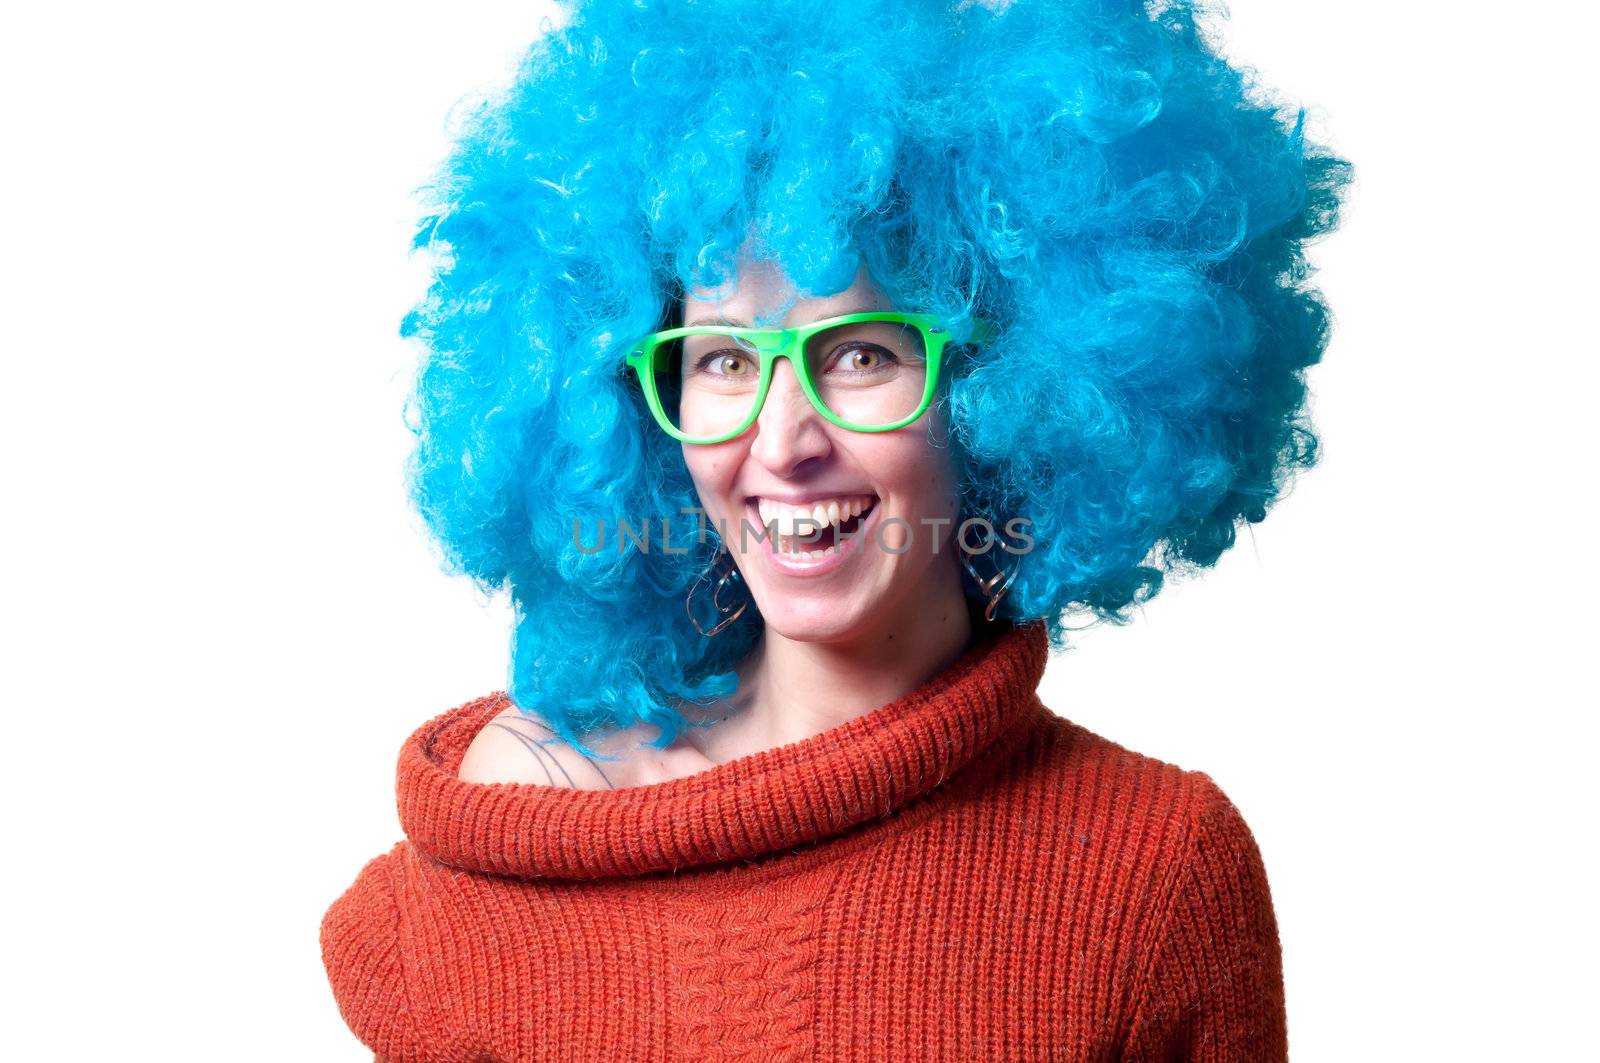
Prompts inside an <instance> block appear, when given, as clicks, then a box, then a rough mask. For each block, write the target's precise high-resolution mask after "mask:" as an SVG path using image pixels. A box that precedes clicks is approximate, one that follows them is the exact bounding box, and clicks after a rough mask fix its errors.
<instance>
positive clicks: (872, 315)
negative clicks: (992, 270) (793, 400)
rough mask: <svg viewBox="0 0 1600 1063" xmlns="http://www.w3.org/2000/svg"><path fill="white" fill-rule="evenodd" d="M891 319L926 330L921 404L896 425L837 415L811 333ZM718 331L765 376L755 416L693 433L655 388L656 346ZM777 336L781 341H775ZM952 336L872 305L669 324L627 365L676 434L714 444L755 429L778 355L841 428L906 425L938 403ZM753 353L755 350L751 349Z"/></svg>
mask: <svg viewBox="0 0 1600 1063" xmlns="http://www.w3.org/2000/svg"><path fill="white" fill-rule="evenodd" d="M870 321H888V322H893V323H895V324H903V325H913V326H915V327H916V328H917V329H918V330H919V331H920V332H921V333H922V343H923V349H924V350H925V351H926V352H927V359H928V370H927V373H928V379H927V382H926V383H925V384H924V386H923V389H922V401H921V402H919V403H918V404H917V408H916V410H915V412H913V413H912V414H911V415H910V416H908V417H903V418H901V419H900V420H898V421H895V422H894V423H893V424H886V425H860V424H854V423H852V422H850V421H846V420H845V419H844V418H842V417H839V416H836V415H835V414H834V413H833V411H832V410H829V409H828V407H827V406H826V405H824V404H823V402H822V397H821V396H820V395H818V394H817V389H816V386H815V385H814V384H813V383H812V381H811V371H810V369H809V368H808V367H807V366H806V359H805V349H806V344H807V343H808V342H809V341H810V340H811V337H812V336H814V335H815V334H817V333H818V332H821V331H822V330H823V329H826V328H832V327H834V326H835V325H853V324H856V323H858V322H870ZM990 328H991V327H990V325H989V323H988V322H987V321H985V320H983V319H982V318H974V319H973V328H972V333H971V336H970V337H969V338H968V340H967V342H968V343H972V344H978V343H982V342H983V341H984V340H986V339H988V338H989V335H990ZM702 335H717V336H727V337H729V338H731V339H736V340H747V341H749V342H750V344H751V346H753V347H754V348H756V351H759V353H760V366H759V369H758V371H759V373H760V378H759V380H758V382H757V384H756V399H755V402H754V404H753V405H752V406H751V409H750V416H749V417H747V418H745V420H744V423H742V424H740V425H739V427H737V428H735V429H733V430H732V431H729V432H724V433H723V434H722V435H719V436H690V435H686V434H684V433H683V432H680V431H679V430H678V429H677V428H676V427H674V425H673V424H672V421H671V420H670V419H669V418H668V417H667V414H666V411H665V410H663V409H662V408H661V396H660V395H659V394H658V393H657V391H656V374H655V371H654V370H653V369H652V368H651V362H652V361H653V360H654V359H655V353H656V348H658V347H660V346H661V345H662V344H663V343H667V342H669V341H671V340H676V339H681V338H682V337H684V336H702ZM774 340H776V342H773V341H774ZM949 340H950V335H949V333H947V332H946V331H945V330H944V327H943V322H942V320H941V319H940V318H939V317H937V316H935V315H933V314H913V313H904V312H901V311H897V310H872V311H866V312H864V313H860V314H841V315H839V316H838V317H826V318H822V319H821V320H818V321H813V322H811V323H809V324H806V325H799V326H796V327H795V328H750V327H745V326H740V325H688V326H684V327H681V328H670V329H665V330H664V331H661V332H654V333H651V334H650V335H649V336H646V337H645V338H644V339H642V340H640V341H639V342H638V343H637V344H635V345H634V347H633V349H632V352H631V353H630V354H629V355H628V357H627V364H628V365H630V366H632V367H633V370H634V372H635V374H636V375H637V376H638V378H639V387H640V389H641V390H642V391H643V392H644V398H645V402H646V403H647V404H648V405H649V407H650V412H651V413H652V414H653V415H654V416H655V419H656V423H657V424H659V425H660V426H661V428H662V430H663V431H665V432H666V433H667V434H668V435H670V436H671V437H672V438H674V439H676V440H678V441H680V442H683V443H692V444H697V445H709V444H713V443H726V442H727V441H728V440H730V439H737V438H738V437H739V436H741V435H743V434H744V433H745V432H747V431H749V430H750V426H751V425H753V424H755V423H756V418H758V417H760V416H761V410H762V408H763V407H764V406H765V405H766V402H767V389H768V388H769V387H770V386H771V385H772V367H773V364H774V363H775V362H776V361H777V360H778V359H779V358H787V359H789V365H790V367H791V368H792V369H793V370H794V374H795V377H796V378H797V379H798V380H799V381H800V390H801V391H803V392H805V396H806V398H808V399H810V400H811V405H812V407H813V408H814V409H815V410H816V411H817V413H819V414H821V415H822V416H823V417H825V418H827V419H828V421H830V422H831V423H833V424H836V425H838V426H839V427H840V428H844V429H848V430H849V431H852V432H892V431H894V430H895V429H897V428H904V427H905V426H906V425H908V424H910V423H911V422H912V421H915V420H916V419H917V418H918V417H921V416H922V415H923V414H924V413H926V412H927V409H928V407H929V406H930V405H931V404H932V403H933V397H934V395H936V394H937V393H938V390H939V374H940V370H941V366H942V365H943V361H944V357H943V356H944V348H945V344H946V343H948V342H949ZM752 353H754V352H752Z"/></svg>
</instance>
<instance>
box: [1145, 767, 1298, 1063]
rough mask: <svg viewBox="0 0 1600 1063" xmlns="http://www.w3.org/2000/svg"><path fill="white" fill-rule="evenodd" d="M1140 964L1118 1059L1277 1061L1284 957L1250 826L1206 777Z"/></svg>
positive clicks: (1283, 1054) (1284, 1047) (1284, 1046)
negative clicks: (1147, 951) (1129, 1024)
mask: <svg viewBox="0 0 1600 1063" xmlns="http://www.w3.org/2000/svg"><path fill="white" fill-rule="evenodd" d="M1196 774H1197V775H1199V776H1200V780H1199V781H1200V788H1201V795H1200V800H1199V804H1198V808H1197V810H1196V811H1195V813H1194V817H1195V821H1194V824H1193V828H1192V830H1191V831H1190V834H1189V840H1188V843H1187V845H1186V846H1185V849H1184V854H1183V857H1182V859H1181V861H1180V863H1179V865H1178V867H1177V869H1176V874H1175V876H1174V880H1173V886H1172V888H1171V889H1170V890H1169V891H1168V892H1169V898H1168V901H1167V904H1166V906H1165V910H1164V911H1163V912H1160V913H1159V914H1158V916H1157V918H1158V919H1159V920H1160V921H1161V925H1162V930H1161V932H1160V933H1159V934H1158V935H1157V937H1156V938H1155V941H1154V946H1153V951H1152V953H1151V955H1150V959H1149V962H1148V963H1147V964H1146V966H1145V969H1144V970H1145V977H1144V979H1143V984H1142V989H1141V991H1140V995H1139V1002H1138V1004H1137V1005H1136V1007H1135V1009H1134V1013H1133V1019H1132V1027H1131V1030H1130V1034H1129V1040H1128V1047H1127V1051H1126V1053H1125V1055H1124V1057H1123V1058H1124V1059H1125V1060H1128V1061H1135V1060H1137V1061H1154V1060H1162V1061H1183V1063H1283V1061H1285V1060H1287V1058H1288V1055H1289V1045H1288V1031H1287V1025H1286V1021H1285V1018H1286V1017H1285V1013H1284V992H1283V957H1282V952H1281V950H1280V946H1279V941H1278V926H1277V919H1276V916H1275V915H1274V913H1273V910H1272V898H1271V895H1270V893H1269V891H1268V888H1267V874H1266V869H1265V867H1264V865H1263V864H1262V860H1261V853H1260V851H1259V850H1258V849H1257V847H1256V842H1255V838H1254V836H1253V835H1252V834H1251V832H1250V828H1249V827H1248V826H1246V825H1245V822H1244V819H1243V817H1242V816H1241V815H1240V814H1239V810H1238V809H1237V808H1235V807H1234V805H1233V802H1232V801H1230V800H1229V799H1228V797H1227V796H1226V795H1225V794H1224V793H1223V792H1222V790H1221V789H1219V788H1218V787H1217V785H1216V783H1215V782H1213V781H1212V780H1211V779H1210V777H1209V776H1205V775H1204V774H1203V773H1198V772H1197V773H1196Z"/></svg>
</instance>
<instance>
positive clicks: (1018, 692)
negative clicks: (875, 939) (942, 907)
mask: <svg viewBox="0 0 1600 1063" xmlns="http://www.w3.org/2000/svg"><path fill="white" fill-rule="evenodd" d="M1048 652H1049V644H1048V639H1047V636H1046V633H1045V626H1044V622H1043V621H1042V620H1033V621H1029V622H1027V623H1025V624H1022V625H1010V624H999V625H995V626H994V627H992V628H990V629H988V630H985V631H983V632H981V633H980V634H979V635H978V636H977V637H976V638H975V639H974V641H973V642H972V643H971V644H970V645H969V646H968V647H967V649H966V650H965V651H964V652H963V653H962V654H961V656H960V657H958V658H957V659H956V660H955V661H954V662H953V663H951V664H950V665H949V666H948V667H947V668H945V669H944V670H943V671H941V672H939V673H938V674H937V675H935V676H933V677H932V678H931V679H929V680H928V681H926V682H925V683H923V684H922V685H921V686H920V687H918V688H917V689H916V690H913V691H911V692H910V693H908V694H906V695H904V696H903V697H900V698H897V699H895V700H894V701H892V702H890V703H889V704H887V705H884V706H881V707H879V708H877V709H874V710H872V711H871V712H868V713H865V714H864V715H861V716H857V717H856V718H854V719H852V720H849V721H847V722H846V723H843V724H841V725H839V726H837V727H833V728H830V729H828V730H826V731H823V732H822V733H820V734H816V735H813V736H812V737H810V738H807V739H804V740H803V741H800V742H794V743H790V744H788V745H784V746H778V747H776V748H773V749H768V750H763V751H762V752H759V753H754V754H751V755H748V756H744V757H739V758H737V759H734V760H730V761H728V762H726V763H724V764H719V765H716V766H715V767H713V768H710V769H708V770H706V771H702V772H699V773H697V774H695V775H690V776H687V777H685V778H681V779H673V780H670V781H667V782H662V783H655V784H652V785H649V786H630V787H624V788H622V789H619V790H572V789H567V788H564V787H555V786H542V785H535V784H530V783H473V782H466V781H463V780H461V779H458V778H457V777H456V773H457V770H458V769H459V768H460V765H461V760H462V757H463V756H465V754H466V750H467V746H468V745H469V744H471V742H472V739H473V738H474V737H476V735H477V734H478V732H479V731H480V730H481V729H482V728H483V727H484V726H485V725H486V724H487V723H488V721H489V720H490V719H492V718H493V717H494V716H495V715H496V714H498V713H499V712H500V711H502V710H503V709H505V708H506V706H507V705H508V704H509V702H508V701H507V699H506V696H505V694H503V693H500V694H493V695H489V696H488V697H484V698H479V699H477V700H475V701H471V702H468V703H467V704H465V705H462V706H460V707H458V708H456V709H453V710H451V711H450V712H447V713H445V714H443V715H442V716H439V717H436V718H435V719H433V720H431V721H429V722H428V723H427V724H424V725H423V726H422V727H421V728H419V729H418V730H417V731H416V732H415V733H414V734H412V736H411V737H410V738H409V739H407V740H406V743H405V745H404V746H403V747H402V749H401V751H400V762H399V768H398V774H397V780H396V783H397V785H396V789H397V797H398V804H399V813H400V824H401V827H402V828H403V829H404V830H405V832H406V835H407V836H408V837H409V838H410V840H411V843H412V845H413V846H415V847H416V848H418V849H419V850H421V851H422V852H424V853H426V854H427V855H429V856H431V857H432V858H434V859H435V860H438V861H440V862H442V863H446V864H450V865H452V866H456V867H460V868H463V869H466V870H469V871H479V872H487V873H491V874H498V875H512V876H516V877H523V878H534V877H549V878H564V879H597V878H612V877H618V876H627V875H643V874H649V873H652V872H657V871H666V870H682V869H685V868H692V867H699V866H704V865H708V864H718V863H726V862H730V861H739V860H749V859H751V858H754V857H757V856H760V855H762V854H765V853H770V852H774V851H777V850H781V849H789V848H794V847H797V846H801V845H804V844H806V843H809V842H815V841H820V840H823V839H825V838H828V837H830V836H832V835H836V834H841V833H843V832H845V831H847V830H849V829H850V828H852V827H855V826H857V825H859V824H862V823H864V822H866V821H868V820H872V819H877V818H881V817H884V816H888V815H890V814H891V813H893V812H895V811H896V810H897V809H899V808H901V807H903V806H905V805H906V804H907V803H909V802H911V801H913V800H914V799H916V798H918V797H920V796H922V795H924V794H926V793H928V792H929V791H932V790H933V789H934V788H935V787H937V786H939V785H940V784H941V783H943V782H945V781H946V780H947V779H949V778H951V777H952V776H954V775H956V774H957V773H959V772H961V771H962V770H963V769H964V768H966V767H967V766H968V765H969V764H971V763H972V762H973V761H974V760H976V759H978V758H979V757H980V756H981V755H982V754H983V753H984V752H985V751H986V750H988V749H990V747H991V746H993V745H994V744H995V743H996V742H997V740H999V739H1000V738H1001V737H1002V736H1004V735H1007V734H1012V735H1014V734H1015V733H1016V732H1017V731H1018V730H1019V729H1020V725H1022V724H1023V723H1024V722H1025V721H1026V719H1027V718H1029V717H1031V716H1033V715H1035V714H1043V713H1048V711H1049V710H1048V709H1045V708H1044V706H1043V705H1041V704H1040V703H1039V700H1038V698H1037V697H1036V696H1035V690H1036V689H1037V688H1038V685H1039V680H1040V678H1041V677H1042V676H1043V674H1044V667H1045V662H1046V658H1047V657H1048Z"/></svg>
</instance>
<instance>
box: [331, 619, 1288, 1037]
mask: <svg viewBox="0 0 1600 1063" xmlns="http://www.w3.org/2000/svg"><path fill="white" fill-rule="evenodd" d="M1047 650H1048V645H1047V642H1046V637H1045V631H1044V626H1043V624H1042V623H1041V622H1038V621H1034V622H1032V623H1029V624H1025V625H1022V626H1018V627H1012V626H1007V625H1002V626H999V627H997V628H995V629H992V630H989V631H985V632H984V633H982V634H981V635H980V637H979V638H978V639H977V640H976V641H975V642H974V644H973V645H972V646H971V647H970V648H969V649H968V650H967V651H966V652H965V653H964V654H963V655H962V656H961V657H960V659H958V660H957V661H956V662H954V663H953V664H952V665H951V666H950V667H948V668H947V669H945V670H944V671H943V672H941V673H940V674H939V675H938V676H936V677H934V678H933V679H931V680H930V681H928V682H927V683H926V684H924V685H923V686H922V687H921V688H919V689H918V690H916V691H914V692H912V693H910V694H908V695H906V696H905V697H903V698H900V699H898V700H896V701H894V702H892V703H890V704H888V705H885V706H882V707H880V708H878V709H875V710H873V711H872V712H869V713H867V714H866V715H864V716H860V717H857V718H856V719H854V720H851V721H850V722H848V723H846V724H843V725H842V726H839V727H836V728H833V729H831V730H829V731H826V732H824V733H822V734H819V735H815V736H813V737H811V738H809V739H806V740H804V741H802V742H797V743H793V744H791V745H787V746H782V747H780V748H777V749H772V750H767V751H764V752H761V753H757V754H754V755H751V756H747V757H741V758H739V759H737V760H733V761H730V762H728V763H726V764H721V765H718V766H716V767H714V768H712V769H711V770H709V771H705V772H702V773H700V774H698V775H694V776H690V777H688V778H685V779H677V780H673V781H670V782H665V783H659V784H656V785H651V786H641V787H625V788H623V789H619V790H599V791H579V790H568V789H563V788H557V787H551V786H535V785H526V784H510V783H497V784H492V785H485V784H481V783H467V782H462V781H461V780H459V779H457V778H456V771H457V769H458V767H459V766H460V763H461V758H462V756H463V754H464V753H465V751H466V748H467V746H468V744H469V743H470V742H471V741H472V739H473V737H474V736H475V735H476V734H477V733H478V731H479V730H480V729H481V728H482V727H483V726H484V724H485V723H486V722H487V721H488V720H489V719H490V718H491V717H493V716H494V715H495V714H496V713H498V712H499V711H501V710H502V709H504V708H505V707H506V705H507V702H506V700H505V698H504V696H503V695H498V694H497V695H492V696H489V697H486V698H480V699H478V700H476V701H472V702H468V703H467V704H465V705H462V706H460V707H459V708H456V709H454V710H452V711H450V712H447V713H445V714H444V715H442V716H439V717H438V718H436V719H434V720H432V721H430V722H429V723H428V724H426V725H425V726H423V727H422V728H421V729H420V730H418V731H417V732H416V733H415V734H413V735H412V736H411V737H410V738H409V739H408V740H407V742H406V743H405V746H404V747H403V749H402V751H401V754H400V762H399V772H398V786H397V790H398V800H399V812H400V822H401V826H402V827H403V829H404V831H405V834H406V836H407V837H406V840H404V841H401V842H399V843H398V844H397V845H396V846H395V847H394V848H393V849H392V850H391V851H390V852H388V853H386V854H384V855H382V856H379V857H377V858H375V859H373V860H372V861H371V862H369V863H368V864H367V865H366V866H365V867H364V868H363V869H362V870H361V872H360V874H359V876H358V877H357V878H356V880H355V883H354V884H353V885H352V886H351V887H350V888H349V889H348V890H347V891H346V892H345V893H344V894H343V895H342V896H341V897H339V899H338V900H337V901H335V902H334V904H333V906H332V907H331V908H330V909H329V910H328V913H327V915H326V916H325V917H324V920H323V923H322V935H321V941H322V951H323V960H324V963H325V964H326V966H327V970H328V976H329V979H330V980H331V982H332V985H333V991H334V996H335V998H336V1000H337V1001H338V1005H339V1009H340V1011H341V1013H342V1014H343V1015H344V1018H345V1020H346V1022H348V1023H349V1025H350V1028H351V1030H353V1031H354V1033H355V1035H356V1036H357V1037H358V1038H360V1039H361V1041H362V1042H364V1043H365V1044H366V1045H367V1046H368V1047H369V1048H371V1049H372V1051H373V1052H374V1053H375V1054H376V1058H377V1059H378V1060H380V1061H391V1063H401V1061H410V1060H418V1061H430V1063H431V1061H445V1060H449V1061H459V1063H532V1061H535V1060H550V1061H557V1060H559V1061H562V1063H575V1061H584V1063H588V1061H613V1060H614V1061H634V1060H638V1061H662V1063H666V1061H694V1063H732V1061H748V1063H758V1061H759V1063H772V1061H779V1063H789V1061H801V1060H805V1061H819V1063H836V1061H837V1063H865V1061H873V1063H890V1061H893V1063H909V1061H930V1063H931V1061H951V1063H955V1061H961V1063H967V1061H984V1063H991V1061H993V1063H1001V1061H1003V1063H1033V1061H1045V1060H1049V1061H1055V1063H1061V1061H1080V1060H1140V1061H1143V1060H1196V1061H1198V1060H1205V1061H1210V1063H1241V1061H1256V1060H1282V1059H1285V1058H1286V1057H1287V1035H1286V1032H1285V1026H1284V998H1283V981H1282V973H1281V961H1280V954H1279V945H1278V934H1277V924H1276V921H1275V919H1274V916H1273V911H1272V902H1271V898H1270V895H1269V893H1268V889H1267V878H1266V872H1265V870H1264V868H1263V866H1262V861H1261V856H1260V853H1259V852H1258V850H1257V848H1256V844H1255V841H1254V839H1253V838H1252V836H1251V834H1250V831H1249V828H1248V827H1247V826H1246V825H1245V822H1244V820H1243V819H1242V818H1241V817H1240V815H1239V812H1238V810H1237V809H1236V808H1235V807H1234V806H1233V804H1232V803H1231V802H1230V801H1229V800H1228V798H1227V797H1226V796H1225V795H1224V794H1223V792H1222V791H1221V790H1220V789H1219V788H1218V787H1217V785H1216V784H1215V783H1214V782H1213V781H1212V780H1211V779H1210V778H1209V777H1208V776H1206V775H1205V774H1203V773H1200V772H1194V771H1184V770H1182V769H1180V768H1178V767H1175V766H1173V765H1170V764H1165V763H1162V762H1160V761H1157V760H1154V759H1151V758H1149V757H1145V756H1141V755H1139V754H1136V753H1132V752H1130V751H1128V750H1126V749H1124V748H1123V747H1121V746H1119V745H1117V744H1115V743H1113V742H1110V741H1108V740H1106V739H1103V738H1100V737H1099V736H1097V735H1095V734H1093V733H1091V732H1089V731H1087V730H1085V729H1084V728H1082V727H1080V726H1078V725H1076V724H1074V723H1072V722H1070V721H1068V720H1066V719H1063V718H1061V717H1059V716H1057V715H1055V714H1054V713H1052V712H1050V711H1049V710H1048V709H1047V708H1046V707H1045V706H1044V705H1043V704H1042V703H1041V702H1040V701H1039V698H1038V697H1037V694H1036V693H1035V691H1036V689H1037V687H1038V683H1039V680H1040V677H1041V676H1042V674H1043V671H1044V666H1045V660H1046V656H1047Z"/></svg>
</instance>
